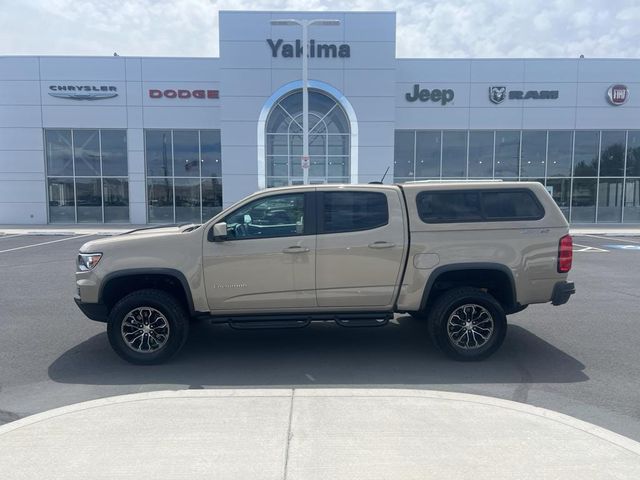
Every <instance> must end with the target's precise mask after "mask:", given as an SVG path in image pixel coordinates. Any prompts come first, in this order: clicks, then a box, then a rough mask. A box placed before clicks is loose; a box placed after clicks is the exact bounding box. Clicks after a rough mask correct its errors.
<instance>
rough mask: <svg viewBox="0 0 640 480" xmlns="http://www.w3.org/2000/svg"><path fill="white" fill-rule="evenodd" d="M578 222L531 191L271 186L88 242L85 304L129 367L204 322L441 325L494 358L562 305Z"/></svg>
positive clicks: (442, 341)
mask: <svg viewBox="0 0 640 480" xmlns="http://www.w3.org/2000/svg"><path fill="white" fill-rule="evenodd" d="M568 231H569V228H568V224H567V222H566V220H565V218H564V217H563V215H562V213H561V212H560V210H559V209H558V207H557V206H556V204H555V203H554V201H553V199H552V198H551V196H550V195H549V194H548V193H547V191H546V190H545V188H544V187H543V186H542V185H541V184H539V183H533V182H532V183H527V182H458V183H453V182H444V183H430V182H424V183H422V182H415V183H408V184H403V185H382V184H375V185H372V184H369V185H310V186H300V187H285V188H274V189H268V190H263V191H261V192H257V193H255V194H253V195H251V196H249V197H247V198H245V199H244V200H242V201H240V202H238V203H236V204H235V205H233V206H231V207H229V208H228V209H227V210H225V211H223V212H222V213H220V214H219V215H217V216H216V217H214V218H212V219H211V220H209V221H208V222H207V223H205V224H203V225H188V226H172V227H160V228H148V229H141V230H134V231H132V232H129V233H125V234H122V235H119V236H115V237H111V238H107V239H100V240H95V241H91V242H88V243H86V244H85V245H83V246H82V248H81V249H80V253H79V255H78V270H77V273H76V282H77V287H78V293H77V296H76V298H75V301H76V303H77V304H78V306H79V307H80V309H81V310H82V311H83V312H84V313H85V315H87V316H88V317H89V318H91V319H93V320H98V321H103V322H107V331H108V336H109V341H110V343H111V345H112V347H113V348H114V349H115V351H116V352H117V353H118V354H119V355H120V356H121V357H123V358H124V359H126V360H128V361H130V362H133V363H140V364H152V363H160V362H162V361H164V360H167V359H168V358H169V357H171V356H172V355H174V354H175V353H176V352H178V350H180V348H181V347H182V345H183V344H184V343H185V341H186V339H187V335H188V331H189V324H190V321H191V320H194V319H203V318H204V319H208V320H210V321H212V322H222V323H229V324H230V325H232V326H234V327H237V328H264V327H287V326H290V327H298V326H305V325H307V324H309V323H310V322H312V321H335V322H336V323H338V324H339V325H342V326H377V325H383V324H384V323H386V322H387V321H388V320H389V319H391V318H393V316H394V314H411V315H413V316H415V317H417V318H420V319H425V320H426V321H428V322H429V331H430V334H431V337H432V339H433V341H434V342H435V344H436V345H437V346H438V347H439V348H440V349H441V350H442V351H444V352H445V353H446V354H448V355H449V356H451V357H452V358H454V359H457V360H479V359H483V358H486V357H488V356H489V355H491V354H492V353H493V352H495V351H496V350H497V349H498V347H499V346H500V345H501V344H502V342H503V340H504V337H505V333H506V328H507V322H506V315H508V314H511V313H515V312H518V311H520V310H522V309H524V308H525V307H527V306H528V305H530V304H532V303H546V302H552V303H553V304H554V305H561V304H564V303H566V302H567V300H568V299H569V297H570V295H571V294H573V293H574V292H575V289H574V285H573V283H572V282H568V281H567V275H568V272H569V270H570V269H571V261H572V241H571V237H570V236H569V235H568Z"/></svg>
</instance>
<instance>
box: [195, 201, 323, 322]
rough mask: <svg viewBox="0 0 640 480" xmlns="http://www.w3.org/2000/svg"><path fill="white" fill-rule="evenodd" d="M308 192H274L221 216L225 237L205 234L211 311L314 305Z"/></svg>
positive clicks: (260, 310) (281, 309)
mask: <svg viewBox="0 0 640 480" xmlns="http://www.w3.org/2000/svg"><path fill="white" fill-rule="evenodd" d="M312 195H313V192H312V191H310V190H309V191H302V190H301V191H298V192H296V193H287V194H274V195H271V196H268V197H262V198H259V199H257V200H253V201H251V202H249V203H247V204H245V205H242V206H240V207H238V208H237V209H236V210H235V211H233V212H231V213H230V214H229V215H227V216H226V217H225V219H224V220H223V221H225V222H226V223H227V229H228V230H227V231H228V237H227V240H225V241H220V242H213V241H209V240H207V239H206V238H205V240H204V246H203V268H204V277H205V288H206V292H207V300H208V302H209V309H210V310H211V312H212V313H223V312H224V313H233V312H234V311H236V310H242V311H243V313H246V311H247V310H249V311H251V310H254V311H255V313H256V314H257V313H267V312H272V313H273V312H281V313H286V309H289V308H296V309H299V308H307V307H308V308H311V309H312V308H313V307H316V305H317V304H316V299H315V255H316V251H315V250H316V245H315V243H316V237H315V235H313V228H314V226H313V225H311V222H312V219H313V211H312V210H310V209H311V207H312Z"/></svg>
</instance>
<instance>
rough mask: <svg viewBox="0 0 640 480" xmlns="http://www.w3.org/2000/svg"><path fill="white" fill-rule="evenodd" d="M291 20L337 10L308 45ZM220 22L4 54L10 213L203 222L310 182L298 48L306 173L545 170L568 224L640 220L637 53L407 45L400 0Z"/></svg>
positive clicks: (366, 177) (69, 220) (477, 175)
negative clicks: (502, 52)
mask: <svg viewBox="0 0 640 480" xmlns="http://www.w3.org/2000/svg"><path fill="white" fill-rule="evenodd" d="M281 19H307V20H312V19H331V20H339V25H322V24H316V25H311V26H310V27H309V39H310V41H309V46H308V48H307V49H304V48H303V45H302V42H301V38H302V31H301V28H300V26H297V25H277V24H274V23H273V21H274V20H281ZM334 23H335V22H334ZM427 27H428V26H425V28H427ZM219 29H220V36H219V42H220V48H219V52H220V56H219V57H218V58H213V57H212V58H183V57H176V58H157V57H121V56H113V57H78V56H66V57H60V56H5V57H0V224H47V223H51V224H74V223H90V224H96V223H120V224H129V223H130V224H145V223H150V224H154V223H183V222H201V221H204V220H207V219H208V218H210V217H211V216H212V215H214V214H215V213H216V212H218V211H220V209H221V208H224V207H226V206H228V205H230V204H231V203H233V202H235V201H237V200H239V199H240V198H242V197H244V196H245V195H247V194H249V193H252V192H254V191H256V190H258V189H262V188H269V187H274V186H281V185H295V184H300V183H302V182H303V168H302V164H303V159H302V153H303V152H302V125H303V121H302V81H301V78H302V56H303V54H304V53H303V52H305V50H308V52H307V53H308V64H309V69H308V75H309V82H308V83H309V158H308V159H306V160H305V162H304V163H308V177H309V182H310V183H314V184H321V183H366V182H370V181H380V180H381V179H382V178H383V176H384V175H385V172H387V174H386V176H385V177H384V182H385V183H391V182H406V181H414V180H426V179H435V180H439V179H442V180H447V179H452V180H453V179H504V180H520V181H525V180H526V181H539V182H541V183H543V184H545V185H546V187H547V189H548V191H549V192H550V194H551V195H552V196H553V198H554V199H555V201H556V202H557V204H558V205H559V206H560V208H561V209H562V211H563V212H564V214H565V215H566V216H567V218H568V219H569V220H570V221H571V223H573V224H580V223H628V224H629V223H630V224H633V223H635V224H640V60H638V59H589V58H572V59H428V58H396V17H395V14H394V13H393V12H371V13H364V12H359V13H355V12H240V11H233V12H231V11H227V12H220V14H219ZM212 50H213V48H212Z"/></svg>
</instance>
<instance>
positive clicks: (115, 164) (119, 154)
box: [100, 130, 129, 177]
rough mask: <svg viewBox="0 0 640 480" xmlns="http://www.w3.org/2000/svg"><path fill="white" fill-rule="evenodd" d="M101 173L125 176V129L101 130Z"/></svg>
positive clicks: (106, 175)
mask: <svg viewBox="0 0 640 480" xmlns="http://www.w3.org/2000/svg"><path fill="white" fill-rule="evenodd" d="M100 145H101V153H102V175H104V176H105V177H122V176H127V174H128V171H129V166H128V165H127V131H126V130H101V131H100Z"/></svg>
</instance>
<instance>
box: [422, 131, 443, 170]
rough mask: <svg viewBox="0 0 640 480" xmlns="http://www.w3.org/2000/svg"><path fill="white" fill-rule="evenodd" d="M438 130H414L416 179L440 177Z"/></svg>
mask: <svg viewBox="0 0 640 480" xmlns="http://www.w3.org/2000/svg"><path fill="white" fill-rule="evenodd" d="M440 141H441V134H440V131H427V132H416V180H420V179H425V178H439V177H440V150H441V145H440Z"/></svg>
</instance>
